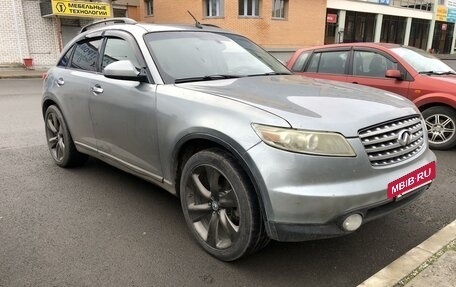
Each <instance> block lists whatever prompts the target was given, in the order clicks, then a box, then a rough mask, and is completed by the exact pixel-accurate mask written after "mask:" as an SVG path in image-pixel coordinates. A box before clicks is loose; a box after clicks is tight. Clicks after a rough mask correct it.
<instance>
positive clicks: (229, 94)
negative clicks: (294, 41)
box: [42, 19, 435, 261]
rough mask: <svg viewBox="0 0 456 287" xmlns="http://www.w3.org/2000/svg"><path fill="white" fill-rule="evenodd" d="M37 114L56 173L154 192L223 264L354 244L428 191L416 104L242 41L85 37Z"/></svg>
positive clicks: (108, 31) (107, 28) (120, 33)
mask: <svg viewBox="0 0 456 287" xmlns="http://www.w3.org/2000/svg"><path fill="white" fill-rule="evenodd" d="M105 24H111V25H105ZM42 111H43V116H44V120H45V126H46V137H47V142H48V145H49V150H50V152H51V155H52V158H53V160H54V161H55V162H56V164H57V165H59V166H61V167H70V166H74V165H77V164H81V163H83V162H84V161H85V160H86V158H87V156H88V155H89V156H93V157H96V158H98V159H100V160H103V161H105V162H107V163H109V164H111V165H113V166H115V167H117V168H120V169H122V170H124V171H126V172H129V173H132V174H134V175H137V176H139V177H141V178H144V179H146V180H148V181H150V182H152V183H154V184H157V185H158V186H160V187H162V188H163V189H165V190H167V191H169V192H171V193H172V194H174V195H176V196H177V197H178V198H179V199H180V202H181V205H182V210H183V214H184V217H185V219H186V222H187V225H188V227H189V229H190V231H191V233H192V234H193V236H194V238H195V239H196V241H197V242H198V243H199V245H200V246H201V247H202V248H203V249H204V250H206V251H207V252H208V253H210V254H211V255H213V256H215V257H217V258H218V259H220V260H225V261H232V260H236V259H238V258H240V257H242V256H245V255H248V254H251V253H252V252H255V251H257V250H259V249H261V248H263V247H264V246H266V244H267V243H268V242H269V240H270V239H273V240H279V241H302V240H309V239H316V238H324V237H331V236H339V235H344V234H349V233H351V232H353V231H355V230H356V229H358V228H359V227H360V226H361V225H362V224H363V223H365V222H368V221H369V220H372V219H374V218H377V217H379V216H383V215H385V214H386V213H388V212H390V211H392V210H394V209H396V208H398V207H401V206H403V205H404V204H407V203H409V202H410V201H412V200H414V199H416V198H417V197H418V196H420V195H421V194H422V193H423V191H424V190H426V189H427V188H428V187H429V186H430V184H431V182H432V181H433V179H434V177H435V156H434V154H433V153H432V152H431V151H430V150H429V148H428V143H427V137H426V135H427V133H426V132H425V124H424V122H423V119H422V117H421V115H420V113H419V111H418V109H417V108H416V107H415V106H414V105H413V104H412V103H411V102H410V101H408V100H406V99H404V98H402V97H399V96H397V95H394V94H391V93H388V92H384V91H381V90H376V89H372V88H368V87H361V86H354V85H349V84H344V83H338V82H330V81H323V80H312V79H310V78H306V77H303V76H296V75H291V73H290V71H289V70H288V69H286V68H285V67H284V66H283V65H282V64H281V63H280V62H279V61H277V60H276V59H275V58H273V57H272V56H271V55H269V54H268V53H267V52H265V51H264V50H263V49H261V48H260V47H258V46H257V45H255V44H254V43H252V42H251V41H249V40H248V39H246V38H244V37H242V36H240V35H237V34H235V33H232V32H228V31H224V30H222V29H219V28H217V27H212V26H205V25H201V24H199V23H197V24H196V25H195V26H175V25H154V24H139V23H136V22H135V21H133V20H131V19H110V20H107V21H106V20H104V21H102V22H101V23H96V24H92V25H89V26H88V27H84V28H83V29H82V31H81V34H80V35H78V36H77V37H76V38H75V39H74V40H72V41H71V42H70V43H69V44H68V45H67V46H66V47H65V49H64V51H63V53H62V56H61V58H60V60H59V61H58V64H57V66H56V67H53V68H51V69H50V70H49V72H48V74H47V78H46V80H45V83H44V94H43V100H42Z"/></svg>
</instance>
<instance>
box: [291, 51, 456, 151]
mask: <svg viewBox="0 0 456 287" xmlns="http://www.w3.org/2000/svg"><path fill="white" fill-rule="evenodd" d="M287 66H288V68H289V69H291V70H292V71H293V72H295V73H297V74H302V75H306V76H309V77H312V78H321V79H328V80H336V81H342V82H348V83H353V84H360V85H366V86H371V87H375V88H379V89H383V90H387V91H390V92H394V93H397V94H399V95H402V96H404V97H406V98H408V99H410V100H411V101H413V102H414V103H415V105H416V106H417V107H418V108H419V109H420V111H421V112H422V114H423V117H424V119H425V121H426V126H427V130H428V137H429V145H430V147H431V148H433V149H450V148H452V147H454V146H456V128H455V127H456V72H455V71H454V70H453V69H452V68H450V67H449V66H448V65H446V64H445V63H443V62H442V61H440V60H439V59H437V58H435V57H434V56H432V55H431V54H429V53H426V52H425V51H423V50H420V49H416V48H413V47H406V46H401V45H397V44H386V43H347V44H334V45H326V46H320V47H312V48H305V49H300V50H298V51H296V52H295V54H294V55H293V56H292V57H291V59H290V60H289V61H288V64H287Z"/></svg>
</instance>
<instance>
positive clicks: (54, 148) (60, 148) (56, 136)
mask: <svg viewBox="0 0 456 287" xmlns="http://www.w3.org/2000/svg"><path fill="white" fill-rule="evenodd" d="M46 138H47V142H48V146H49V149H50V150H51V154H52V156H53V157H54V159H55V160H56V161H58V162H61V161H63V157H64V155H65V139H64V130H63V125H62V123H61V120H60V119H59V117H58V116H57V115H56V114H55V113H54V112H51V113H49V114H48V116H47V119H46Z"/></svg>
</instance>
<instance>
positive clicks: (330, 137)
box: [252, 124, 356, 156]
mask: <svg viewBox="0 0 456 287" xmlns="http://www.w3.org/2000/svg"><path fill="white" fill-rule="evenodd" d="M252 127H253V129H254V130H255V132H256V133H257V134H258V136H259V137H260V138H261V139H262V140H263V141H264V142H265V143H266V144H268V145H270V146H273V147H276V148H279V149H283V150H288V151H292V152H298V153H307V154H316V155H328V156H356V154H355V152H354V151H353V148H352V147H351V146H350V144H349V143H348V142H347V140H346V139H345V138H344V137H343V136H342V135H340V134H337V133H331V132H315V131H304V130H293V129H289V128H279V127H272V126H264V125H260V124H252Z"/></svg>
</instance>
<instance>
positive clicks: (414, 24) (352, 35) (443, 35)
mask: <svg viewBox="0 0 456 287" xmlns="http://www.w3.org/2000/svg"><path fill="white" fill-rule="evenodd" d="M455 22H456V1H455V0H350V1H349V0H327V11H326V26H325V44H330V43H343V42H344V43H349V42H385V43H396V44H403V45H407V46H413V47H417V48H420V49H423V50H428V51H432V52H434V53H453V50H454V39H455V36H456V34H455V32H456V31H455V29H454V23H455Z"/></svg>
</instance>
